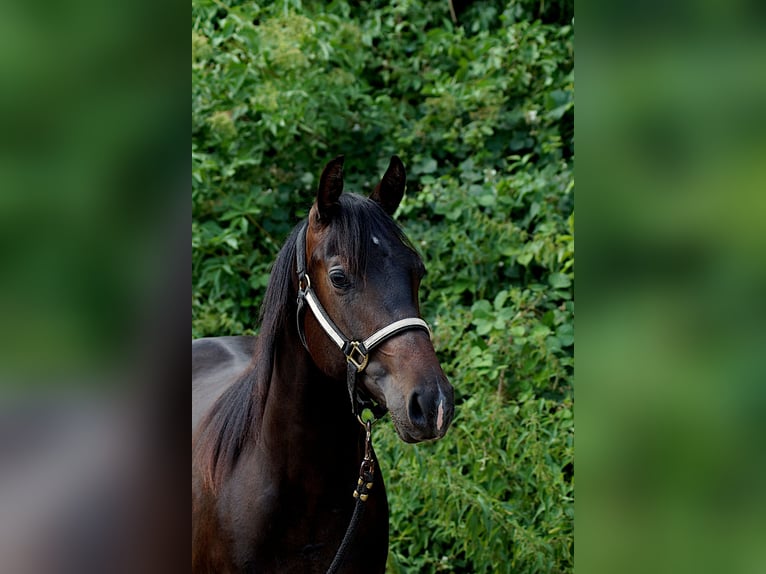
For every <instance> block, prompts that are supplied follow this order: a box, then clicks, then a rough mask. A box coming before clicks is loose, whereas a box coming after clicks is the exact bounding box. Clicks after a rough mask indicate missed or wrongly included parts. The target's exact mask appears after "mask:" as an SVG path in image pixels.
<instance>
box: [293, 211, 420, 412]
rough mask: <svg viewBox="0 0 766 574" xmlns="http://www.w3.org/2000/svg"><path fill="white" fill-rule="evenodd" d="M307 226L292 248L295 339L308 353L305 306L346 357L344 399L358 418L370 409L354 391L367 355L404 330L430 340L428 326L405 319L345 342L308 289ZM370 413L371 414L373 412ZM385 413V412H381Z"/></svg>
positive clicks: (309, 287)
mask: <svg viewBox="0 0 766 574" xmlns="http://www.w3.org/2000/svg"><path fill="white" fill-rule="evenodd" d="M307 227H308V223H304V224H303V226H302V227H301V230H300V231H299V232H298V238H297V244H296V250H295V253H296V269H297V273H298V313H297V321H298V335H299V336H300V338H301V342H302V343H303V346H304V347H306V350H308V346H307V344H306V334H305V333H304V332H303V326H302V322H301V318H302V315H303V311H304V308H305V304H306V303H308V306H309V308H310V309H311V311H312V312H313V313H314V317H316V319H317V321H318V322H319V325H321V327H322V329H323V330H324V332H325V333H327V335H328V336H329V337H330V339H332V341H333V342H334V343H335V344H336V345H337V346H338V348H339V349H340V350H341V352H342V353H343V355H344V356H345V357H346V363H347V365H348V368H347V369H346V384H347V386H348V395H349V398H350V399H351V412H352V413H354V415H356V416H357V417H358V416H360V414H361V412H362V410H363V409H365V408H367V407H370V406H371V403H370V402H369V401H365V400H364V399H363V398H362V397H360V396H359V391H358V389H357V387H356V375H357V374H358V373H361V372H362V371H364V369H365V368H366V367H367V361H368V360H369V358H370V352H371V351H372V350H373V349H374V348H375V347H377V346H378V345H380V344H381V343H382V342H383V341H385V340H387V339H390V338H391V337H393V336H394V335H396V334H398V333H401V332H402V331H406V330H408V329H424V330H425V331H427V332H428V335H429V337H430V336H431V329H429V327H428V324H427V323H426V322H425V321H423V319H419V318H416V317H410V318H408V319H400V320H398V321H394V322H393V323H391V324H390V325H388V326H386V327H383V328H382V329H379V330H377V331H375V332H374V333H373V334H372V335H370V336H369V337H367V338H366V339H364V340H363V341H359V340H354V339H349V338H348V337H346V336H345V335H344V334H343V332H342V331H341V330H340V329H338V327H337V326H336V325H335V323H333V321H332V319H330V316H329V315H328V314H327V311H325V310H324V307H322V304H321V303H320V302H319V299H318V298H317V296H316V293H315V292H314V290H313V289H312V288H311V279H309V276H308V273H307V272H306V229H307ZM373 412H374V410H373ZM383 412H385V411H383Z"/></svg>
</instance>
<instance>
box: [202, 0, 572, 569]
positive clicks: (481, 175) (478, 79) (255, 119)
mask: <svg viewBox="0 0 766 574" xmlns="http://www.w3.org/2000/svg"><path fill="white" fill-rule="evenodd" d="M452 8H453V11H454V18H453V14H452V13H451V11H450V3H449V2H438V3H434V2H419V1H401V2H358V3H349V2H330V3H327V2H295V1H292V2H277V3H274V4H271V5H259V4H255V3H253V2H235V1H226V0H224V1H218V0H215V1H204V0H195V1H194V2H193V3H192V161H193V165H192V177H193V181H192V205H193V222H192V247H193V252H192V257H193V270H192V272H193V280H192V310H193V320H192V334H193V336H195V337H199V336H210V335H228V334H243V333H255V332H257V329H258V325H257V312H258V309H259V306H260V304H261V300H262V296H263V294H264V291H265V286H266V283H267V280H268V275H269V270H270V267H271V264H272V262H273V260H274V257H275V255H276V252H277V250H278V249H279V247H280V246H281V244H282V242H283V240H284V238H285V237H286V235H287V233H288V232H289V230H290V229H291V228H292V227H293V226H294V225H295V224H296V223H297V222H298V221H299V219H300V218H301V217H302V216H304V215H305V214H306V212H307V210H308V208H309V207H310V205H311V202H312V201H313V198H314V195H315V190H316V185H317V180H318V176H319V173H320V172H321V169H322V167H323V166H324V164H325V163H326V162H327V161H328V160H329V159H331V158H333V157H334V156H336V155H338V154H341V153H342V154H345V155H346V162H345V166H346V169H345V172H346V189H347V190H348V191H356V192H358V193H368V192H369V191H371V189H372V185H374V184H375V183H376V182H377V181H378V179H379V178H380V175H381V174H382V173H383V171H384V169H385V167H386V165H387V163H388V160H389V158H390V156H391V155H392V154H398V155H399V156H400V157H401V158H402V159H403V161H404V163H405V165H406V167H407V173H408V186H407V194H406V196H405V199H404V202H403V204H402V206H401V207H400V209H399V211H398V213H397V220H398V221H399V223H400V224H401V225H402V227H403V228H404V229H405V231H406V233H407V234H408V236H409V237H410V239H411V240H412V241H413V242H414V244H415V246H416V247H417V249H418V250H419V251H420V253H421V254H422V256H423V259H424V261H425V263H426V266H427V268H428V275H427V277H426V278H425V280H424V282H423V286H422V289H421V301H422V311H423V315H424V317H425V319H426V320H427V321H428V322H429V323H430V324H431V325H432V326H433V328H434V337H435V338H434V344H435V347H436V349H437V352H438V355H439V357H440V360H441V362H442V365H443V367H444V370H445V372H446V373H447V375H448V376H449V377H450V379H451V381H452V383H453V384H454V386H455V388H456V416H455V421H454V424H453V427H452V429H451V430H450V432H449V433H448V435H447V437H446V438H445V439H444V440H442V441H440V442H437V443H434V444H423V445H417V446H411V445H405V444H404V443H402V442H400V441H399V439H398V438H397V437H396V436H395V434H394V431H393V428H392V426H391V425H390V424H381V425H380V426H378V427H377V429H378V430H377V431H376V449H377V451H378V455H379V459H380V463H381V466H382V468H383V472H384V473H385V476H386V480H387V485H388V490H389V496H390V503H391V509H392V515H391V527H390V532H391V546H390V555H389V560H388V569H389V571H390V572H455V573H457V572H509V573H510V572H530V573H531V572H571V571H572V568H573V564H572V563H573V552H574V542H573V527H574V524H573V521H574V500H573V496H574V451H573V442H574V424H573V370H574V359H573V349H574V346H573V344H574V326H573V318H574V301H573V288H574V178H573V159H574V157H573V155H574V149H573V127H574V126H573V124H574V68H573V65H574V54H573V37H574V29H573V7H572V4H571V3H569V2H551V3H540V2H538V1H529V2H513V3H505V2H463V3H455V4H454V5H453V7H452Z"/></svg>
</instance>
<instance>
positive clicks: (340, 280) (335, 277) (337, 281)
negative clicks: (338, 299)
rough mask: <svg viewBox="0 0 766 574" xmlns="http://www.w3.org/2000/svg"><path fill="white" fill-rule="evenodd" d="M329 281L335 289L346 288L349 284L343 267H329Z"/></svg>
mask: <svg viewBox="0 0 766 574" xmlns="http://www.w3.org/2000/svg"><path fill="white" fill-rule="evenodd" d="M330 281H332V284H333V287H335V288H336V289H348V288H349V287H350V285H351V283H350V282H349V280H348V277H347V276H346V273H345V272H344V271H343V269H330Z"/></svg>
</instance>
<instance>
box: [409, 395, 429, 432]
mask: <svg viewBox="0 0 766 574" xmlns="http://www.w3.org/2000/svg"><path fill="white" fill-rule="evenodd" d="M423 403H424V400H423V395H421V394H420V393H419V392H417V391H416V392H414V393H412V395H411V396H410V404H409V408H408V409H407V414H408V415H409V417H410V422H411V423H412V424H413V425H415V426H416V427H419V428H424V427H426V426H427V425H428V420H427V418H426V413H425V410H426V409H425V408H424V406H425V405H424V404H423Z"/></svg>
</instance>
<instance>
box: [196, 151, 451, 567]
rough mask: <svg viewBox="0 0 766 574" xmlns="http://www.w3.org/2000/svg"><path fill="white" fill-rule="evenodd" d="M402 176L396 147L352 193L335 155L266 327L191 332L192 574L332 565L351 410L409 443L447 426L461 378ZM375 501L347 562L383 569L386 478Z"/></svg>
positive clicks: (357, 460)
mask: <svg viewBox="0 0 766 574" xmlns="http://www.w3.org/2000/svg"><path fill="white" fill-rule="evenodd" d="M404 185H405V171H404V166H403V165H402V162H401V161H400V160H399V158H397V157H396V156H394V157H393V158H392V159H391V163H390V165H389V167H388V169H387V170H386V173H385V174H384V176H383V178H382V179H381V181H380V183H378V185H377V186H376V187H375V189H374V190H373V192H372V194H371V195H370V196H369V197H362V196H359V195H355V194H343V193H342V191H343V157H342V156H340V157H338V158H336V159H334V160H332V161H331V162H330V163H329V164H327V166H326V167H325V169H324V171H323V173H322V176H321V178H320V183H319V189H318V191H317V197H316V202H315V203H314V205H313V206H312V208H311V210H310V212H309V215H308V217H307V219H306V220H304V221H303V222H302V223H301V224H300V225H299V226H298V227H296V228H295V230H293V232H292V233H291V235H290V237H289V238H288V239H287V241H286V243H285V245H284V246H283V247H282V249H281V251H280V253H279V255H278V256H277V260H276V262H275V263H274V267H273V269H272V273H271V279H270V282H269V285H268V288H267V291H266V295H265V299H264V304H263V309H262V312H261V330H260V335H259V336H258V337H219V338H208V339H199V340H196V341H193V342H192V571H193V572H197V573H202V572H258V573H262V572H263V573H272V572H273V573H280V574H285V573H300V574H306V573H323V572H326V571H327V569H328V567H329V566H330V564H331V563H332V562H333V558H334V556H335V554H336V551H337V550H338V547H339V546H340V544H341V541H342V540H343V538H344V533H345V532H346V529H347V527H348V525H349V522H350V520H351V517H352V513H354V509H355V499H354V497H353V496H352V494H353V493H354V489H355V487H356V486H357V479H358V477H359V476H360V474H359V473H360V465H361V464H362V461H363V457H364V455H365V445H366V443H365V428H364V427H363V426H361V425H360V421H359V420H357V417H356V416H355V415H356V414H358V412H359V411H360V410H361V409H362V408H364V407H368V406H374V407H376V408H381V409H387V410H388V412H390V413H391V419H392V421H393V424H394V428H395V429H396V432H397V433H398V435H399V437H400V438H401V439H402V440H404V441H406V442H411V443H414V442H419V441H424V440H431V439H438V438H441V437H442V436H444V434H445V432H446V431H447V428H448V427H449V425H450V422H451V421H452V415H453V389H452V387H451V385H450V383H449V382H448V381H447V378H446V377H445V375H444V372H443V371H442V369H441V367H440V365H439V362H438V360H437V358H436V354H435V353H434V349H433V346H432V344H431V340H430V337H429V332H428V327H427V325H426V324H425V323H424V322H423V321H422V320H421V319H420V318H419V303H418V288H419V284H420V280H421V278H422V276H423V274H424V272H425V269H424V266H423V263H422V261H421V259H420V257H419V256H418V255H417V253H416V252H415V250H414V249H413V248H412V246H411V245H410V244H409V243H408V241H407V239H406V238H405V237H404V235H403V233H402V232H401V230H400V229H399V227H398V226H397V225H396V224H395V223H394V221H393V219H392V218H391V216H392V215H393V213H394V211H396V208H397V207H398V205H399V202H400V201H401V199H402V196H403V194H404ZM365 498H366V499H367V500H366V502H365V503H364V504H365V507H364V508H365V509H364V514H363V515H362V518H361V520H360V521H359V523H358V524H359V525H358V529H357V530H356V534H355V536H354V539H353V543H352V544H350V545H349V548H348V552H347V553H346V554H345V558H344V559H343V561H342V564H341V567H340V570H339V571H340V572H348V573H352V572H379V573H382V572H384V570H385V564H386V557H387V554H388V502H387V499H386V493H385V488H384V485H383V481H382V478H381V477H380V475H379V473H378V474H377V475H376V476H375V482H374V487H373V488H372V489H371V490H370V492H369V497H365ZM357 504H358V503H357Z"/></svg>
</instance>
